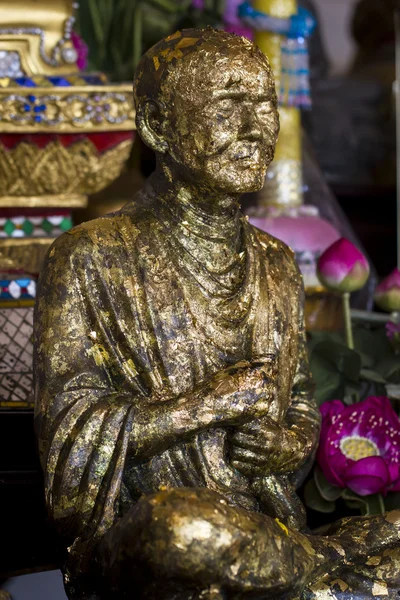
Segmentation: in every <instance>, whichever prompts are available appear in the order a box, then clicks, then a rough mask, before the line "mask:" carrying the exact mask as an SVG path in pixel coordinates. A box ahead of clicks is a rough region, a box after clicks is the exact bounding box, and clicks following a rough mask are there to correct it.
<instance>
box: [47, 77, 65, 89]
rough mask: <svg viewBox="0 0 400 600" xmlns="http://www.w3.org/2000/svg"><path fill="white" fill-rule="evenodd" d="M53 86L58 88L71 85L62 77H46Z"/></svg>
mask: <svg viewBox="0 0 400 600" xmlns="http://www.w3.org/2000/svg"><path fill="white" fill-rule="evenodd" d="M47 79H48V80H49V81H50V82H51V83H52V84H53V85H56V86H59V87H70V86H71V83H70V82H69V81H68V79H64V77H48V78H47Z"/></svg>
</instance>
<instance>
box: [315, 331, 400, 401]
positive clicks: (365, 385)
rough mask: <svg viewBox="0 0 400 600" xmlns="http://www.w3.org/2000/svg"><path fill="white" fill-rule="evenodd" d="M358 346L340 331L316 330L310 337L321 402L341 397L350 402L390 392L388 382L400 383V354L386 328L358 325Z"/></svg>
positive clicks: (355, 334) (356, 332)
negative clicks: (348, 343) (396, 353)
mask: <svg viewBox="0 0 400 600" xmlns="http://www.w3.org/2000/svg"><path fill="white" fill-rule="evenodd" d="M354 344H355V349H354V350H350V349H349V348H348V347H347V346H346V343H345V340H344V339H343V338H342V337H341V336H340V335H339V334H337V333H326V332H314V333H312V334H311V336H310V340H309V352H310V367H311V372H312V374H313V378H314V381H315V384H316V400H317V402H318V404H319V405H321V404H323V403H324V402H327V401H329V400H335V399H339V400H342V401H343V402H345V403H346V404H352V403H354V402H359V401H360V400H363V399H364V398H366V397H368V396H371V395H376V396H384V395H386V393H387V392H386V386H387V385H388V384H400V357H399V356H396V355H395V354H394V352H393V349H392V346H391V345H390V343H389V341H388V339H387V337H386V333H385V329H384V328H383V327H382V326H381V327H375V328H372V327H367V326H358V327H355V328H354Z"/></svg>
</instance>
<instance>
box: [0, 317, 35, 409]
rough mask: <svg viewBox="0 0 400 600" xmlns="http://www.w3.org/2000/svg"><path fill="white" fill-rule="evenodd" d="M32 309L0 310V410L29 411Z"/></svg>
mask: <svg viewBox="0 0 400 600" xmlns="http://www.w3.org/2000/svg"><path fill="white" fill-rule="evenodd" d="M32 335H33V306H31V307H28V308H0V409H1V408H3V409H4V408H7V409H10V408H19V409H20V408H32V407H33V374H32V356H33V345H32Z"/></svg>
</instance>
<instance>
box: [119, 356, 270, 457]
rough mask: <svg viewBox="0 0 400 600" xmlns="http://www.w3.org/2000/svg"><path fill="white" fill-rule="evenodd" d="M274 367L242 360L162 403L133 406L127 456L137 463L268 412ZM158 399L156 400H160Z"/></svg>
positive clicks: (259, 362) (155, 401)
mask: <svg viewBox="0 0 400 600" xmlns="http://www.w3.org/2000/svg"><path fill="white" fill-rule="evenodd" d="M275 375H276V374H275V370H274V363H273V361H272V360H269V358H268V357H266V358H264V359H262V360H260V361H257V362H253V363H249V362H247V361H242V362H241V363H238V364H236V365H234V366H232V367H228V368H227V369H225V370H223V371H221V372H219V373H217V374H216V375H215V376H213V377H212V378H211V379H210V380H208V381H206V382H204V383H202V384H200V385H198V386H196V387H195V388H194V389H193V390H191V391H189V392H187V393H185V394H183V395H182V396H179V397H177V398H172V399H170V400H167V401H162V400H161V399H160V398H159V397H157V396H156V397H155V398H153V402H151V403H150V404H148V403H141V404H138V405H137V406H136V408H135V418H134V423H133V428H132V433H131V441H130V458H131V460H133V461H137V462H141V461H143V460H148V459H149V458H151V457H152V456H155V455H157V454H160V452H162V451H164V450H166V449H167V448H169V447H171V446H173V445H174V444H176V443H178V442H181V441H184V440H186V439H188V438H190V436H192V435H193V434H195V433H198V432H200V431H204V430H206V429H210V428H214V427H220V426H229V425H240V424H243V423H246V422H249V421H251V420H254V418H258V417H260V416H262V415H266V414H268V411H269V409H270V407H271V405H272V404H273V402H274V401H275V397H276V394H275V389H276V383H275ZM160 400H161V401H160Z"/></svg>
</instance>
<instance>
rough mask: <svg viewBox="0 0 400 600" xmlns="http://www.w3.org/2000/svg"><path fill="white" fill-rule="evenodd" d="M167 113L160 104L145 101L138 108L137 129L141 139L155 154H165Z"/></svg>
mask: <svg viewBox="0 0 400 600" xmlns="http://www.w3.org/2000/svg"><path fill="white" fill-rule="evenodd" d="M165 118H166V115H165V111H164V110H163V107H162V105H161V104H160V103H159V102H155V101H154V100H143V101H142V102H141V103H140V104H139V106H137V107H136V127H137V130H138V132H139V135H140V137H141V138H142V140H143V141H144V143H145V144H146V146H149V147H150V148H152V149H153V150H154V151H155V152H160V153H162V154H165V152H167V150H168V142H167V140H166V138H165V133H164V132H165Z"/></svg>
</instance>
